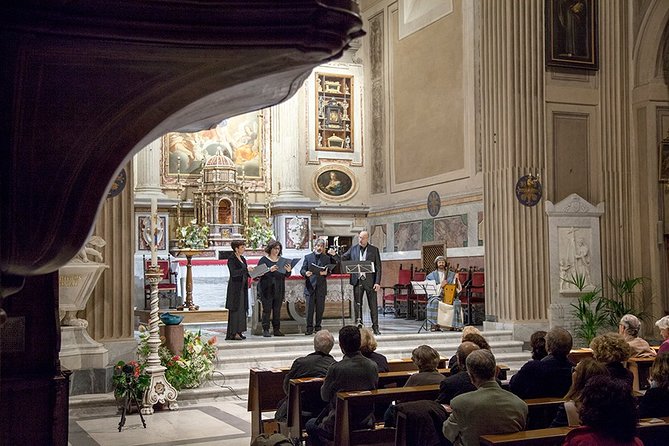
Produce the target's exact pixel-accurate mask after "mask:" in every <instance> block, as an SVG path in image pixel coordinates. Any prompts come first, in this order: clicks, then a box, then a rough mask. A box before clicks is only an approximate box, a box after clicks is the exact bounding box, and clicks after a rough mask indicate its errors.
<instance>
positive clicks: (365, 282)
mask: <svg viewBox="0 0 669 446" xmlns="http://www.w3.org/2000/svg"><path fill="white" fill-rule="evenodd" d="M341 260H342V261H344V260H365V261H367V262H372V263H373V264H374V271H375V272H374V273H372V274H351V281H350V283H351V285H353V299H354V300H355V305H354V308H355V321H356V324H357V325H358V326H361V325H362V294H363V293H365V294H366V295H367V304H368V305H369V311H370V313H371V316H372V330H374V334H375V335H377V336H378V335H380V334H381V332H380V331H379V307H378V303H377V301H376V293H377V292H378V291H379V289H381V254H380V253H379V248H377V247H376V246H374V245H371V244H369V233H368V232H367V231H361V232H360V234H358V244H357V245H353V246H351V249H349V250H348V251H346V252H345V253H344V254H343V255H342V256H341Z"/></svg>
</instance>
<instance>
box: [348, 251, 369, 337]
mask: <svg viewBox="0 0 669 446" xmlns="http://www.w3.org/2000/svg"><path fill="white" fill-rule="evenodd" d="M341 270H342V272H343V273H344V274H358V275H360V274H374V273H375V269H374V262H371V261H368V260H347V261H345V262H341ZM342 293H343V290H342ZM341 297H342V302H343V300H344V295H343V294H342V296H341ZM355 300H356V299H355V287H354V290H353V301H354V302H355ZM355 305H357V306H359V308H358V314H359V315H360V321H355V322H356V324H357V325H358V328H361V327H362V325H363V324H362V295H360V302H359V303H358V302H355ZM342 308H343V304H342ZM370 310H371V308H370ZM342 312H343V309H342Z"/></svg>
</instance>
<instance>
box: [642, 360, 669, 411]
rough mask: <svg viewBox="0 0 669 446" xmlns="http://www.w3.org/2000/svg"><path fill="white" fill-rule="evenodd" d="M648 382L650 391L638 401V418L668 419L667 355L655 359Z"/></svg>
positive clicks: (668, 361) (668, 365) (668, 384)
mask: <svg viewBox="0 0 669 446" xmlns="http://www.w3.org/2000/svg"><path fill="white" fill-rule="evenodd" d="M650 380H651V381H650V389H648V390H646V393H645V394H644V395H643V396H642V397H641V399H640V400H639V417H641V418H652V417H655V418H659V417H669V353H663V354H661V355H658V356H657V358H655V362H653V366H652V367H651V369H650Z"/></svg>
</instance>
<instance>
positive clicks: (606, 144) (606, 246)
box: [599, 0, 647, 287]
mask: <svg viewBox="0 0 669 446" xmlns="http://www.w3.org/2000/svg"><path fill="white" fill-rule="evenodd" d="M628 9H629V7H628V5H627V2H626V1H621V0H610V1H608V0H607V1H606V2H600V4H599V21H600V23H602V24H604V25H605V26H600V27H599V32H600V39H599V42H600V43H599V49H600V53H599V55H600V64H599V66H600V71H599V79H600V89H599V95H600V110H601V126H600V129H601V130H600V131H601V134H600V137H601V145H600V150H601V154H600V156H601V160H602V161H601V166H600V177H601V191H602V192H601V194H602V195H601V198H600V201H603V202H605V203H606V213H605V214H604V216H603V217H602V220H601V224H602V228H601V231H602V261H603V264H602V273H603V277H604V280H603V283H604V286H605V287H608V280H607V279H606V278H607V277H613V278H616V279H623V278H629V277H634V275H635V273H634V272H633V271H632V270H633V269H634V268H635V267H636V268H638V271H637V273H636V275H641V271H640V265H641V264H642V263H643V262H644V261H645V254H644V253H641V252H636V253H635V252H634V250H635V248H634V247H635V246H636V247H638V246H641V243H640V242H639V238H638V237H639V233H638V229H639V227H640V225H638V224H636V223H635V222H636V221H637V218H638V217H637V216H638V215H639V212H638V210H637V209H638V206H639V205H640V204H642V205H643V206H646V205H647V204H646V203H639V202H638V201H637V200H635V199H633V198H632V184H631V178H630V176H631V172H632V170H633V168H634V166H635V165H636V163H637V162H638V160H637V159H635V158H634V157H632V156H631V155H630V134H629V129H630V113H631V111H630V106H629V104H630V84H629V82H628V81H627V80H628V79H629V77H630V73H629V65H628V61H629V57H630V56H629V50H628V29H629V13H628ZM635 254H636V256H635ZM635 264H636V265H635Z"/></svg>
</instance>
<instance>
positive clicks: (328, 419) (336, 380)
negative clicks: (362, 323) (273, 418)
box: [305, 325, 379, 445]
mask: <svg viewBox="0 0 669 446" xmlns="http://www.w3.org/2000/svg"><path fill="white" fill-rule="evenodd" d="M339 347H340V348H341V351H342V353H344V358H343V359H342V360H341V361H340V362H337V363H335V364H332V366H330V368H329V369H328V373H327V375H326V376H325V381H324V382H323V386H322V387H321V398H322V399H323V401H326V402H327V403H328V407H327V408H326V409H325V410H324V411H323V412H324V413H322V414H321V416H319V417H318V418H312V419H310V420H309V421H307V424H306V425H305V428H306V431H307V434H309V442H310V443H311V444H313V445H320V444H322V439H324V438H326V439H329V440H334V425H335V414H336V412H337V409H336V407H337V392H347V391H350V390H374V389H376V387H377V384H378V382H379V372H378V370H377V368H376V364H375V363H374V361H371V360H369V359H367V358H365V357H364V356H362V354H361V353H360V330H359V329H358V327H356V326H354V325H347V326H345V327H342V329H341V330H339ZM351 422H354V423H356V424H357V426H358V427H360V428H368V427H373V426H374V407H370V408H365V409H364V411H361V412H360V413H356V414H353V418H352V420H351Z"/></svg>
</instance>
